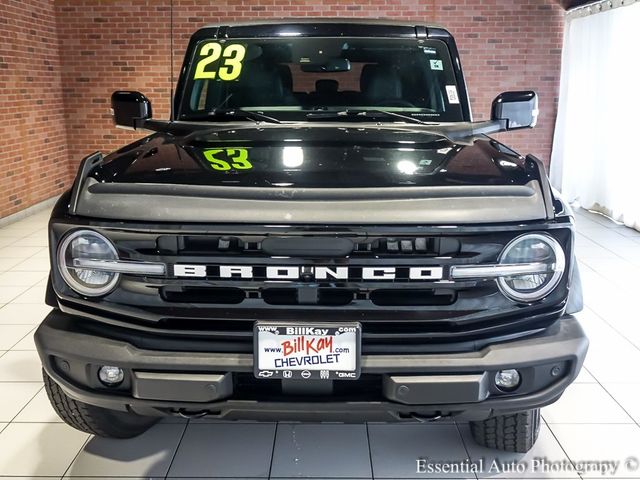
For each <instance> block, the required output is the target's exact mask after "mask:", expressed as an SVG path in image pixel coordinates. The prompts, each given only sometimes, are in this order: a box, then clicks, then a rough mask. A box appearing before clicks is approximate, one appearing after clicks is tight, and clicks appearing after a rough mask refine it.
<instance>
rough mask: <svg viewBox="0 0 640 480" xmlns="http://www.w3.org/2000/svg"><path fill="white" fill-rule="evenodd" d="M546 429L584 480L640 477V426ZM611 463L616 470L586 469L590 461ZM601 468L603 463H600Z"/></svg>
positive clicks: (556, 425) (554, 427)
mask: <svg viewBox="0 0 640 480" xmlns="http://www.w3.org/2000/svg"><path fill="white" fill-rule="evenodd" d="M549 428H550V429H551V431H552V432H553V434H554V435H555V436H556V438H557V439H558V441H559V442H560V444H561V445H562V448H563V449H564V450H565V452H567V455H568V456H569V458H570V459H571V460H572V461H573V462H574V464H575V465H576V467H577V468H578V469H579V473H580V474H581V476H582V477H583V478H638V477H640V469H639V467H640V465H639V464H638V462H637V461H638V459H640V427H638V425H635V424H634V425H596V424H592V425H584V424H583V425H569V424H555V425H549ZM594 460H596V461H600V462H603V461H614V462H619V463H618V464H617V470H616V471H615V472H614V471H613V470H611V469H608V470H606V471H599V470H596V471H592V470H589V465H591V464H590V463H587V462H589V461H594ZM602 466H604V464H602Z"/></svg>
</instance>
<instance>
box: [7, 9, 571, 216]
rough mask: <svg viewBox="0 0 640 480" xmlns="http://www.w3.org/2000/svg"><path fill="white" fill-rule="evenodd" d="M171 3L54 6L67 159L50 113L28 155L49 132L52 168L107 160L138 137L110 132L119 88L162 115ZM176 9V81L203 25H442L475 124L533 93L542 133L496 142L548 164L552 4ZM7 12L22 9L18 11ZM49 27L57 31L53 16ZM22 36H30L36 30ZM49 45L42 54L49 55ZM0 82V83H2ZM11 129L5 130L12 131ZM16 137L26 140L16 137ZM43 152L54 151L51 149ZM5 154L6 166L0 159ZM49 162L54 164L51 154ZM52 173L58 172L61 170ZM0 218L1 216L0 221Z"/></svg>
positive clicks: (557, 43)
mask: <svg viewBox="0 0 640 480" xmlns="http://www.w3.org/2000/svg"><path fill="white" fill-rule="evenodd" d="M30 2H33V3H44V4H46V5H50V4H49V2H48V1H45V0H41V2H37V1H36V0H29V1H27V2H24V1H23V2H20V4H19V5H21V6H27V5H29V4H30ZM169 2H170V0H153V1H151V0H110V1H95V0H57V1H56V2H55V18H56V23H57V36H58V39H59V43H60V59H61V62H62V63H61V65H60V68H58V64H57V57H56V56H55V54H52V58H51V59H48V61H49V62H53V64H52V65H44V67H47V68H48V67H50V66H53V69H54V72H53V74H54V75H53V76H55V77H56V78H60V75H61V79H62V92H63V97H64V103H65V118H66V127H67V130H68V143H67V147H68V152H65V151H64V143H60V144H58V139H59V138H63V135H61V134H60V133H59V132H61V131H62V130H63V126H62V122H60V121H59V120H60V119H59V117H55V120H54V117H53V116H52V115H51V112H49V115H48V118H49V123H48V124H45V123H43V122H39V123H35V124H34V128H35V129H36V130H37V132H41V133H38V134H34V135H35V136H34V137H33V139H31V138H29V140H28V143H29V145H31V147H30V148H32V149H33V151H38V152H40V154H41V153H42V150H41V144H42V143H43V142H44V139H45V138H46V137H47V132H49V133H50V134H49V135H48V138H49V142H52V141H53V142H55V144H56V145H57V146H58V147H59V148H60V149H61V150H60V151H59V155H58V156H56V157H55V160H58V159H59V158H62V157H63V156H64V154H65V153H68V155H69V165H70V167H71V169H72V170H75V168H76V167H77V165H78V162H79V161H80V159H81V158H82V157H83V156H85V155H87V154H88V153H90V152H92V151H94V150H103V151H106V152H108V151H111V150H113V149H116V148H118V147H120V146H122V145H124V144H125V143H126V142H128V141H130V140H132V139H134V138H137V137H139V135H137V134H132V133H129V132H125V131H121V130H117V129H115V128H114V127H113V126H112V124H111V119H110V116H109V97H110V94H111V92H112V91H113V90H116V89H135V90H140V91H142V92H143V93H145V94H146V95H147V96H148V97H149V98H150V99H151V101H152V103H153V108H154V116H156V117H157V118H166V117H167V116H168V113H169V96H170V89H171V82H170V79H169V76H170V61H169V58H170V53H169V52H170V35H169V33H170V22H169V19H170V9H169ZM4 3H7V2H6V1H5V2H4ZM4 3H3V4H4ZM10 3H11V2H10ZM11 5H13V3H11ZM16 5H18V4H17V3H16ZM173 5H174V13H173V14H174V27H173V32H174V37H173V43H174V50H173V64H174V72H176V73H177V72H178V71H179V69H180V66H181V62H182V55H183V52H184V49H185V48H186V45H187V42H188V39H189V36H190V35H191V33H193V31H195V30H196V29H197V28H198V27H201V26H203V25H205V24H208V23H219V22H229V21H233V20H247V19H255V18H265V17H290V16H294V17H304V16H323V17H387V18H394V19H403V20H411V21H415V22H416V23H420V22H437V23H440V24H442V25H444V26H445V27H447V28H448V29H449V30H450V31H451V32H452V33H453V34H454V36H455V37H456V39H457V41H458V47H459V49H460V52H461V57H462V63H463V68H464V70H465V73H466V76H467V84H468V87H469V92H470V96H471V100H472V108H473V111H474V116H475V119H476V120H481V119H486V118H487V117H488V114H489V107H490V104H491V100H492V99H493V98H494V97H495V95H497V94H498V93H500V92H502V91H504V90H514V89H524V88H533V89H535V90H536V91H537V92H538V94H539V96H540V111H541V115H540V118H539V123H538V126H537V127H536V128H535V129H533V130H526V131H522V132H517V133H510V134H502V135H501V139H506V140H507V141H508V143H509V144H510V145H512V146H514V147H515V148H516V149H517V150H519V151H520V152H522V153H534V154H536V155H538V156H540V157H541V158H542V159H543V160H544V161H545V162H548V160H549V158H550V150H551V140H552V135H553V126H554V120H555V116H556V106H557V95H558V86H559V75H560V57H561V52H560V49H561V46H562V27H563V15H564V14H563V10H562V9H561V8H560V7H559V6H558V5H557V4H556V2H555V1H554V0H173ZM13 8H14V9H16V10H18V7H17V6H16V7H13ZM24 8H26V7H24ZM39 8H40V10H42V9H44V7H39ZM47 9H50V8H49V7H47ZM39 20H40V19H38V21H39ZM45 25H46V28H49V29H53V25H52V23H51V19H50V17H48V19H47V22H46V24H45ZM24 28H26V29H27V30H26V31H27V32H28V28H32V27H26V26H25V27H24ZM55 34H56V32H55V31H53V30H50V31H48V32H47V35H46V36H47V37H51V38H53V37H55ZM25 35H26V36H27V37H29V38H30V40H29V42H32V44H33V43H35V44H37V43H39V42H40V38H41V37H43V36H45V35H40V34H36V35H35V36H34V35H28V34H25ZM50 42H52V43H55V42H53V41H52V40H50ZM49 45H50V44H49V43H48V44H47V45H46V46H47V49H48V47H49ZM45 50H46V49H41V50H39V55H43V51H45ZM38 62H39V66H40V65H42V59H38ZM0 75H2V77H0V78H2V80H4V74H3V73H0ZM23 75H24V74H23ZM2 80H0V81H2ZM56 85H57V84H56ZM54 91H55V90H49V89H47V98H49V99H50V100H49V101H50V102H58V100H57V96H56V95H55V94H54V93H53V92H54ZM32 101H33V100H32ZM25 103H26V104H29V103H30V102H25ZM58 107H59V105H58ZM43 110H44V109H41V110H39V112H42V111H43ZM56 111H58V110H56ZM30 115H31V113H30ZM33 115H35V113H34V114H33ZM21 121H22V123H26V122H24V121H23V120H21ZM17 123H20V122H17ZM15 128H16V127H15V126H14V127H12V128H10V131H11V130H15ZM51 132H53V133H51ZM25 135H26V133H25ZM38 135H42V138H41V137H39V136H38ZM19 137H20V138H23V137H22V135H19ZM20 142H21V140H17V141H16V144H17V145H20ZM47 146H48V147H49V148H51V144H47ZM2 153H3V155H2V156H3V161H4V157H5V155H4V151H3V152H2ZM17 156H18V154H17V153H14V154H13V158H17ZM41 157H42V155H40V157H38V158H40V159H41ZM47 163H48V164H51V163H55V162H54V158H53V154H52V153H51V152H50V153H49V158H48V162H47ZM23 164H24V165H26V163H23ZM31 165H33V164H31ZM56 165H57V164H56ZM25 168H26V167H25ZM30 168H31V170H34V171H33V172H31V173H33V178H35V177H37V176H38V175H41V174H42V170H41V169H40V168H39V166H38V167H33V166H32V167H30ZM57 168H60V170H61V172H64V168H63V166H62V164H60V165H59V166H57ZM4 174H6V171H5V169H3V170H2V172H0V175H4ZM65 178H66V177H65ZM27 179H29V180H28V181H30V182H32V183H34V184H37V185H41V182H39V181H37V180H36V181H34V180H33V179H32V177H30V176H28V175H27V176H26V177H25V180H24V181H27ZM46 180H47V182H51V181H52V177H51V176H48V177H47V178H46ZM53 181H55V180H53ZM2 184H3V185H4V181H3V183H2ZM9 184H10V185H11V182H9ZM3 188H4V187H3ZM12 188H13V187H12ZM39 188H40V190H41V187H39ZM51 192H53V190H51ZM3 201H4V199H3ZM28 201H31V200H28ZM28 201H27V202H28ZM25 203H26V202H25ZM2 214H3V211H2V210H1V209H0V216H2Z"/></svg>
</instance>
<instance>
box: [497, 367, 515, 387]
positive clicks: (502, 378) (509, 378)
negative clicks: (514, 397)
mask: <svg viewBox="0 0 640 480" xmlns="http://www.w3.org/2000/svg"><path fill="white" fill-rule="evenodd" d="M495 382H496V387H498V388H499V389H500V390H504V391H511V390H515V389H516V388H518V385H520V373H519V372H518V371H517V370H514V369H512V368H511V369H509V370H500V371H499V372H498V373H496V379H495Z"/></svg>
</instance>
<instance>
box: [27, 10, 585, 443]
mask: <svg viewBox="0 0 640 480" xmlns="http://www.w3.org/2000/svg"><path fill="white" fill-rule="evenodd" d="M111 101H112V109H113V118H114V121H115V124H116V126H118V127H124V128H130V129H135V130H139V131H146V132H148V136H146V137H144V138H142V139H140V140H138V141H136V142H134V143H132V144H130V145H127V146H124V147H123V148H121V149H120V150H118V151H116V152H113V153H111V154H109V155H106V156H103V155H102V154H101V153H100V152H96V153H93V154H91V155H89V156H87V157H86V158H85V159H84V160H83V161H82V163H81V165H80V168H79V171H78V174H77V177H76V179H75V182H74V184H73V187H72V188H71V190H70V191H68V192H67V193H66V194H64V195H63V196H62V197H61V198H60V200H59V201H58V203H57V205H56V207H55V208H54V210H53V213H52V216H51V221H50V224H49V241H50V254H51V275H50V279H49V284H48V287H47V297H46V301H47V303H48V304H49V305H51V306H52V307H53V310H52V311H51V313H49V314H48V315H47V317H46V318H45V319H44V321H43V323H42V325H41V326H40V327H39V328H38V330H37V333H36V344H37V348H38V352H39V354H40V358H41V360H42V365H43V369H44V380H45V385H46V389H47V392H48V394H49V398H50V400H51V403H52V404H53V407H54V408H55V410H56V411H57V412H58V414H59V415H60V416H61V417H62V419H63V420H64V421H65V422H67V423H68V424H69V425H71V426H73V427H75V428H77V429H79V430H82V431H84V432H89V433H93V434H96V435H100V436H105V437H120V438H126V437H132V436H135V435H138V434H140V433H142V432H144V431H145V430H146V429H148V428H149V427H150V426H151V425H153V423H154V422H156V421H157V420H158V419H159V418H160V417H162V416H164V415H180V416H183V417H188V418H192V417H200V416H208V417H209V418H217V419H223V420H235V419H238V420H247V419H249V420H270V421H273V420H301V421H304V420H314V421H345V422H362V421H368V420H370V421H388V422H392V421H395V422H409V421H414V422H415V421H419V422H427V421H435V420H437V419H441V418H445V419H446V418H455V419H457V420H460V421H469V422H471V431H472V433H473V436H474V438H475V439H476V441H478V442H479V443H481V444H483V445H486V446H488V447H492V448H496V449H502V450H509V451H517V452H525V451H527V450H529V449H530V448H531V447H532V446H533V444H534V442H535V440H536V438H537V436H538V431H539V428H540V408H541V407H543V406H545V405H548V404H550V403H552V402H554V401H556V400H557V399H558V398H559V397H560V396H561V395H562V393H563V391H564V390H565V389H566V388H567V386H568V385H569V384H570V383H571V382H572V381H573V380H574V379H575V378H576V376H577V375H578V372H579V370H580V368H581V366H582V363H583V360H584V357H585V354H586V351H587V346H588V341H587V338H586V337H585V335H584V332H583V330H582V328H581V327H580V325H579V324H578V322H577V321H576V319H575V318H574V317H573V316H572V315H573V314H574V313H576V312H578V311H579V310H580V309H581V307H582V294H581V288H580V279H579V275H578V270H577V264H576V261H575V259H574V232H573V218H572V213H571V210H570V209H569V207H568V206H567V205H566V204H565V203H563V201H562V200H561V199H560V198H559V196H558V195H557V194H556V193H555V192H554V191H553V190H552V189H551V187H550V185H549V181H548V178H547V176H546V173H545V170H544V167H543V165H542V163H541V162H540V160H538V159H537V158H535V157H534V156H532V155H527V156H521V155H520V154H518V153H516V152H514V151H513V150H512V149H510V148H509V147H507V146H506V145H504V144H502V143H500V142H499V141H497V140H494V139H493V138H492V137H491V136H490V135H491V134H493V133H497V132H504V131H508V130H515V129H521V128H530V127H533V126H534V125H535V123H536V117H537V115H538V99H537V97H536V94H535V93H534V92H532V91H517V92H505V93H502V94H500V95H498V96H497V97H496V99H495V100H494V102H493V104H492V108H491V115H490V120H486V121H482V122H473V121H472V118H471V111H470V107H469V98H468V95H467V89H466V86H465V81H464V77H463V73H462V68H461V64H460V58H459V56H458V51H457V48H456V45H455V42H454V39H453V37H452V36H451V35H450V34H449V32H447V31H446V30H445V29H443V28H442V27H438V26H434V25H414V24H399V23H391V22H385V21H375V20H373V21H367V22H361V21H351V20H330V21H326V20H325V21H320V20H313V21H293V20H288V21H280V22H271V23H269V22H266V23H264V22H260V23H250V24H248V23H240V24H229V25H219V26H209V27H205V28H202V29H200V30H198V31H197V32H195V33H194V35H193V36H192V37H191V41H190V42H189V45H188V48H187V51H186V56H185V60H184V64H183V66H182V69H181V70H180V76H179V80H178V83H177V86H176V88H175V95H174V97H173V99H172V108H171V111H172V113H171V118H170V119H169V120H159V119H154V118H153V115H152V108H151V103H150V102H149V100H148V99H147V98H146V97H145V96H144V95H143V94H141V93H139V92H134V91H117V92H115V93H113V95H112V98H111Z"/></svg>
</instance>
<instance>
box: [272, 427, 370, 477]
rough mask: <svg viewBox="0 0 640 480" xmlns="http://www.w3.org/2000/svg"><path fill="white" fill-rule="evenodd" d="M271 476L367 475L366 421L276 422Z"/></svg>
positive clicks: (368, 472) (368, 466)
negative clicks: (325, 422)
mask: <svg viewBox="0 0 640 480" xmlns="http://www.w3.org/2000/svg"><path fill="white" fill-rule="evenodd" d="M271 476H272V477H289V478H293V477H295V478H300V477H307V478H310V477H312V478H370V477H371V460H370V458H369V446H368V442H367V427H366V425H364V424H361V425H355V424H354V425H340V424H296V423H292V424H286V423H284V424H283V423H281V424H279V425H278V431H277V434H276V443H275V447H274V451H273V462H272V466H271Z"/></svg>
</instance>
